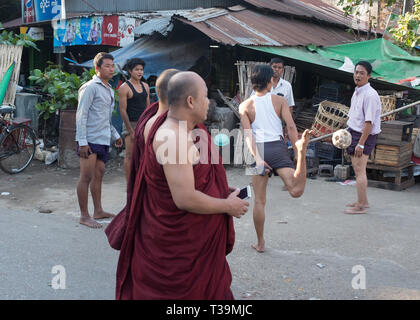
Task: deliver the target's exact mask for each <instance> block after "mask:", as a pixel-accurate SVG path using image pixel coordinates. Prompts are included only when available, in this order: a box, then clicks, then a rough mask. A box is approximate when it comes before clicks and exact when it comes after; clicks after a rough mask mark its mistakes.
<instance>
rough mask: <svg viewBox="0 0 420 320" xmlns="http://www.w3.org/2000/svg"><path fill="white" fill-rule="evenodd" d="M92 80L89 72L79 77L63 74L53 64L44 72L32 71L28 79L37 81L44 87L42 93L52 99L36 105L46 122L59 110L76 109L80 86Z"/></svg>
mask: <svg viewBox="0 0 420 320" xmlns="http://www.w3.org/2000/svg"><path fill="white" fill-rule="evenodd" d="M93 71H94V70H93ZM93 74H94V73H93ZM91 78H92V76H91V73H90V72H89V71H88V72H84V73H83V75H82V76H81V77H79V76H77V75H76V74H70V73H67V72H63V71H62V70H61V69H60V67H59V66H57V65H54V64H53V63H49V65H48V67H47V68H46V69H45V70H44V72H42V71H41V70H39V69H34V70H33V71H31V75H30V76H29V78H28V79H29V80H32V81H35V83H36V84H37V85H39V86H40V87H42V92H44V93H45V94H47V95H49V96H50V97H51V98H50V99H48V100H47V101H43V102H42V103H38V104H37V105H36V108H37V109H38V110H39V111H40V112H41V113H43V117H44V120H47V119H49V117H50V115H51V114H53V113H55V112H56V111H57V110H60V109H66V108H68V107H73V108H74V107H76V106H77V101H78V90H79V88H80V86H81V85H82V84H83V83H85V82H87V81H89V80H90V79H91Z"/></svg>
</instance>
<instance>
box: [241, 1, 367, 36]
mask: <svg viewBox="0 0 420 320" xmlns="http://www.w3.org/2000/svg"><path fill="white" fill-rule="evenodd" d="M244 1H245V2H246V3H249V4H251V5H253V6H255V7H257V8H265V9H269V10H272V11H276V12H278V13H282V14H285V15H293V16H301V17H305V18H312V19H317V20H321V21H326V22H329V23H333V24H338V25H343V26H346V27H351V28H354V29H360V30H363V31H367V25H366V23H365V22H360V24H357V22H356V20H355V19H354V18H353V17H351V16H347V17H346V16H344V13H343V11H341V10H339V9H338V8H335V7H333V6H331V5H329V4H326V3H324V2H322V1H321V0H281V1H278V0H244Z"/></svg>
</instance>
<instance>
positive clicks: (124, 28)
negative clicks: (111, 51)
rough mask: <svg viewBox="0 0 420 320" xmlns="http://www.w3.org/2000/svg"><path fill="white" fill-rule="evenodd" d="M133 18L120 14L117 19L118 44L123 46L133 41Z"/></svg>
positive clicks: (134, 22)
mask: <svg viewBox="0 0 420 320" xmlns="http://www.w3.org/2000/svg"><path fill="white" fill-rule="evenodd" d="M135 25H136V19H135V18H128V17H123V16H120V17H119V19H118V46H119V47H125V46H126V45H128V44H130V43H133V42H134V28H135Z"/></svg>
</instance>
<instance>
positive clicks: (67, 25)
mask: <svg viewBox="0 0 420 320" xmlns="http://www.w3.org/2000/svg"><path fill="white" fill-rule="evenodd" d="M136 22H137V20H136V19H135V18H127V17H122V16H120V17H119V16H92V17H84V18H73V19H68V20H55V21H52V23H51V25H52V27H53V29H54V47H62V46H77V45H99V44H102V45H109V46H114V47H124V46H126V45H128V44H131V43H133V42H134V28H135V26H136Z"/></svg>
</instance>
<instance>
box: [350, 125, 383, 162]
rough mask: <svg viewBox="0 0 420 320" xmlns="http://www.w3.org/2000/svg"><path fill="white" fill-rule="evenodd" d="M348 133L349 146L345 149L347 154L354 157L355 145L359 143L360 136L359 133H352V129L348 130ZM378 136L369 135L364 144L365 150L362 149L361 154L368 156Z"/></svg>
mask: <svg viewBox="0 0 420 320" xmlns="http://www.w3.org/2000/svg"><path fill="white" fill-rule="evenodd" d="M347 131H348V132H350V134H351V145H350V146H349V147H348V148H347V150H346V151H347V154H349V155H354V150H355V149H356V146H357V144H358V143H359V140H360V137H361V136H362V134H361V133H360V132H357V131H354V130H353V129H350V128H348V129H347ZM377 136H378V135H377V134H375V135H371V134H370V135H369V136H368V138H367V139H366V142H365V148H364V149H363V154H365V155H367V156H368V155H370V153H371V152H372V150H373V149H375V146H376V137H377Z"/></svg>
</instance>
